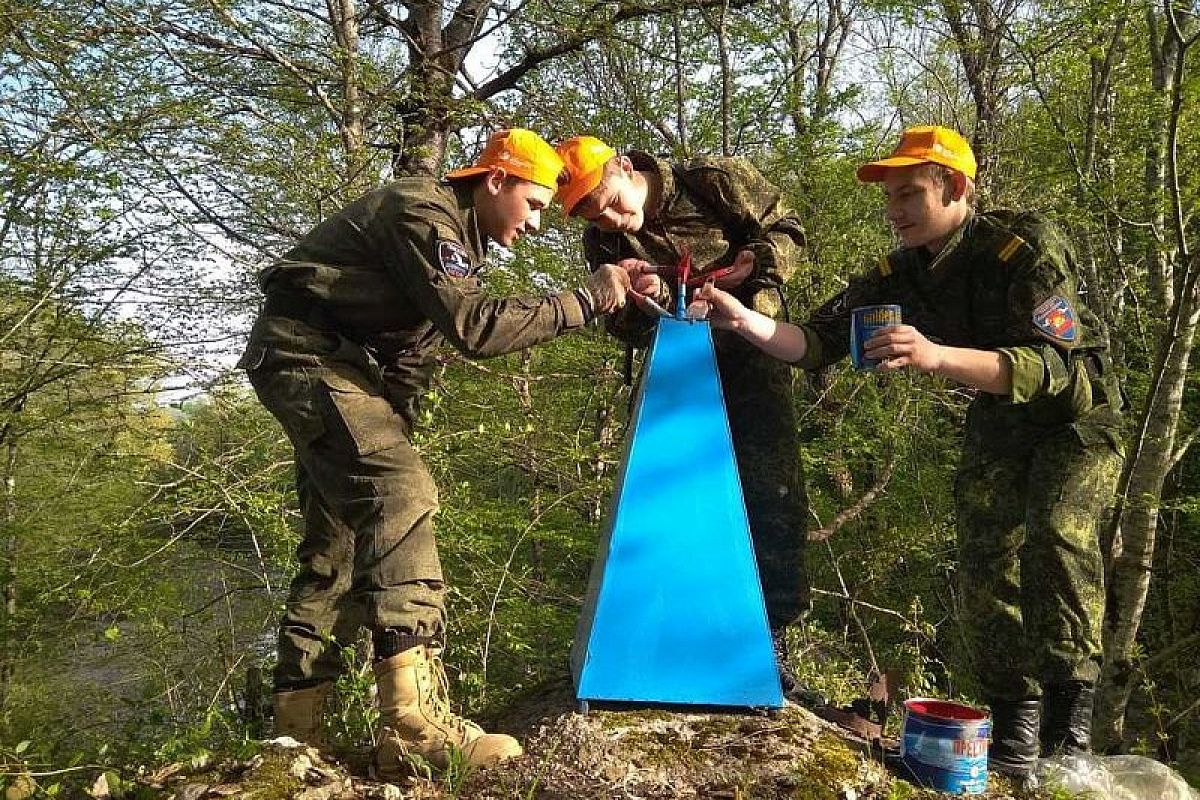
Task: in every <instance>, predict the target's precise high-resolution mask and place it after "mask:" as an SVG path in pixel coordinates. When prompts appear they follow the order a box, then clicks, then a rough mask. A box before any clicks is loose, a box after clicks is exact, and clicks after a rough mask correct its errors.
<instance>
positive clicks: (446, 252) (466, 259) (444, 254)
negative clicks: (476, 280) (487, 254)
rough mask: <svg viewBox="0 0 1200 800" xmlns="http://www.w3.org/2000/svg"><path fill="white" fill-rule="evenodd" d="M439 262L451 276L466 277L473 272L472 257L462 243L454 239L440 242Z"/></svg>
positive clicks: (438, 248) (440, 266)
mask: <svg viewBox="0 0 1200 800" xmlns="http://www.w3.org/2000/svg"><path fill="white" fill-rule="evenodd" d="M437 264H438V267H439V268H440V269H441V270H442V272H444V273H446V274H447V275H449V276H450V277H451V278H465V277H467V276H468V275H470V274H471V257H470V256H468V255H467V251H466V249H465V248H464V247H463V246H462V245H461V244H459V243H458V242H456V241H454V240H452V239H442V240H440V241H439V242H438V245H437Z"/></svg>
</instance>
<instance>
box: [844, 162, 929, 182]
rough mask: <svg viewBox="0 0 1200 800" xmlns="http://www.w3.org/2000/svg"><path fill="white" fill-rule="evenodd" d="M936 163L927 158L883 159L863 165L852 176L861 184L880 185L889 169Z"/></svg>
mask: <svg viewBox="0 0 1200 800" xmlns="http://www.w3.org/2000/svg"><path fill="white" fill-rule="evenodd" d="M936 163H938V162H936V161H933V160H932V159H928V158H913V157H912V156H895V157H893V158H884V159H881V160H879V161H872V162H871V163H870V164H863V165H862V166H861V167H859V168H858V171H857V172H855V173H854V174H855V175H857V176H858V179H859V180H860V181H861V182H863V183H880V182H881V181H883V179H884V177H885V176H886V175H887V171H888V170H889V169H896V168H897V167H912V166H916V165H917V164H936Z"/></svg>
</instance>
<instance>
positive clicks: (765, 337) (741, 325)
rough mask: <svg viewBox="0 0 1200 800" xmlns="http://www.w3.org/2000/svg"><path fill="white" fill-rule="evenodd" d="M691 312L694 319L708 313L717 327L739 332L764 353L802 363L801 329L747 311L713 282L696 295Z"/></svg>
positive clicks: (803, 349)
mask: <svg viewBox="0 0 1200 800" xmlns="http://www.w3.org/2000/svg"><path fill="white" fill-rule="evenodd" d="M688 311H689V315H690V316H693V317H695V318H701V317H704V316H705V311H707V314H708V319H709V320H710V321H711V322H712V324H713V326H714V327H717V328H723V329H725V330H731V331H736V332H737V333H738V334H739V335H741V337H742V338H743V339H745V340H746V341H748V342H750V343H751V344H753V345H755V346H756V347H758V348H759V349H761V350H762V351H763V352H765V353H768V354H769V355H772V356H774V357H775V358H778V359H781V360H783V361H799V360H800V359H801V358H804V353H805V352H806V351H807V349H808V346H807V343H806V341H805V339H804V332H803V331H802V330H800V328H799V327H797V326H796V325H793V324H791V323H790V322H778V321H776V320H773V319H771V318H770V317H768V316H766V315H765V314H760V313H759V312H757V311H755V310H753V309H750V308H746V307H745V306H744V305H742V303H741V301H739V300H738V299H737V298H736V297H734V296H733V295H731V294H730V293H729V292H726V291H725V290H723V289H718V288H717V287H716V286H714V285H713V284H712V283H706V284H704V286H702V287H701V288H700V290H699V291H697V292H696V294H695V296H694V298H693V300H692V304H691V306H690V307H689V309H688Z"/></svg>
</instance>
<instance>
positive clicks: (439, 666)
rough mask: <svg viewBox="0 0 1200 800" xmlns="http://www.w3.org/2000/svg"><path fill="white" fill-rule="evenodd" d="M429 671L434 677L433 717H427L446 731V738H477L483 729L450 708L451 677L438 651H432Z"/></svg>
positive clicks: (432, 692)
mask: <svg viewBox="0 0 1200 800" xmlns="http://www.w3.org/2000/svg"><path fill="white" fill-rule="evenodd" d="M429 672H430V674H431V676H432V678H433V686H432V687H431V688H432V691H431V696H430V698H429V713H430V714H432V717H430V716H426V719H427V720H428V721H429V722H430V723H431V724H433V725H435V726H437V727H439V728H443V729H445V731H446V738H448V739H455V740H457V742H458V743H459V744H466V743H467V742H468V741H469V740H470V739H474V738H476V737H477V736H478V735H479V733H482V730H481V729H479V727H478V726H477V725H476V724H475V723H473V722H471V721H470V720H468V719H466V718H465V717H460V716H459V715H458V714H455V713H454V712H453V711H452V710H451V709H450V679H449V677H447V675H446V665H445V664H444V663H443V662H442V659H441V656H440V654H438V653H430V657H429Z"/></svg>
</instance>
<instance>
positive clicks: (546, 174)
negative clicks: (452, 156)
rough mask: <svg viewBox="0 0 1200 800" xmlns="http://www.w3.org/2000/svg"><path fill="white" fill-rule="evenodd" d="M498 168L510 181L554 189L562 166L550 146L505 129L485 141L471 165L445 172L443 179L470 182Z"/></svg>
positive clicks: (517, 130)
mask: <svg viewBox="0 0 1200 800" xmlns="http://www.w3.org/2000/svg"><path fill="white" fill-rule="evenodd" d="M497 168H499V169H503V170H504V171H505V172H506V173H507V174H509V175H512V176H513V177H516V178H523V179H525V180H527V181H532V182H534V183H540V184H541V185H542V186H545V187H547V188H550V189H557V188H558V176H559V173H561V172H562V168H563V162H562V159H561V158H559V157H558V154H557V153H555V152H554V148H553V147H551V146H550V143H549V142H547V141H546V140H545V139H543V138H542V137H541V136H538V135H537V134H536V133H534V132H533V131H529V130H525V129H524V128H508V129H506V130H502V131H496V132H495V133H493V134H492V135H491V136H490V137H488V141H487V145H486V146H485V147H484V148H483V152H482V153H480V154H479V158H478V159H477V160H476V161H475V163H474V164H472V165H471V166H469V167H462V168H461V169H456V170H453V171H451V172H447V173H446V179H447V180H451V181H452V180H457V179H458V178H470V177H472V176H473V175H482V174H484V173H485V172H491V171H492V170H493V169H497Z"/></svg>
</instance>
